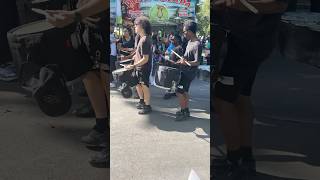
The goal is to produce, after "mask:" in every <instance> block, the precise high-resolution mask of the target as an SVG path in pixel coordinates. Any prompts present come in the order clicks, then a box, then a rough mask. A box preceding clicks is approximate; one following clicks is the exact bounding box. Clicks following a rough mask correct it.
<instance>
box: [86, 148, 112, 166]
mask: <svg viewBox="0 0 320 180" xmlns="http://www.w3.org/2000/svg"><path fill="white" fill-rule="evenodd" d="M89 162H90V164H91V165H92V166H93V167H96V168H107V167H108V168H109V167H110V158H109V153H108V152H107V148H105V149H103V150H102V151H101V152H99V153H98V154H96V155H94V156H92V157H91V159H90V161H89Z"/></svg>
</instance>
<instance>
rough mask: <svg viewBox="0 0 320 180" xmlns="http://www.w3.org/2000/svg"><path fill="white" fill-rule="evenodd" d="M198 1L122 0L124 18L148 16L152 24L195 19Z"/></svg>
mask: <svg viewBox="0 0 320 180" xmlns="http://www.w3.org/2000/svg"><path fill="white" fill-rule="evenodd" d="M195 6H196V0H122V13H123V17H124V18H129V19H134V18H136V17H137V16H141V15H144V16H147V17H149V18H150V20H151V22H152V23H160V24H162V23H169V22H177V21H179V20H181V19H186V18H191V19H193V18H195V15H196V14H195Z"/></svg>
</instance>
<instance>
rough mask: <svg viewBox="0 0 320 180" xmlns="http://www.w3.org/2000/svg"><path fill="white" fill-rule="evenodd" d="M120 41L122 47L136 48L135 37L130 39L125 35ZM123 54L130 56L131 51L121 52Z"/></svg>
mask: <svg viewBox="0 0 320 180" xmlns="http://www.w3.org/2000/svg"><path fill="white" fill-rule="evenodd" d="M119 43H121V47H123V48H134V39H133V38H130V39H129V40H128V41H127V40H126V39H125V38H124V37H123V38H121V39H120V41H119ZM120 53H121V54H123V55H125V56H128V55H129V54H130V53H127V52H123V51H121V52H120Z"/></svg>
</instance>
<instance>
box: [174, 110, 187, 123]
mask: <svg viewBox="0 0 320 180" xmlns="http://www.w3.org/2000/svg"><path fill="white" fill-rule="evenodd" d="M185 120H187V115H186V113H185V112H182V111H180V112H177V113H176V121H185Z"/></svg>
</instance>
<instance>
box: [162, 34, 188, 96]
mask: <svg viewBox="0 0 320 180" xmlns="http://www.w3.org/2000/svg"><path fill="white" fill-rule="evenodd" d="M169 40H170V41H171V43H172V44H173V45H174V48H173V49H172V50H173V51H174V52H176V53H177V54H178V55H179V56H183V51H184V50H183V49H182V46H181V42H182V39H181V36H180V35H178V34H173V35H170V37H169ZM179 59H180V58H179V57H178V56H177V55H176V54H175V53H172V52H170V59H168V60H166V61H165V63H164V65H168V66H171V67H174V68H175V67H177V62H178V61H179ZM174 89H176V87H172V88H171V89H169V90H168V91H167V92H166V94H165V95H164V97H163V98H164V99H170V98H171V97H172V96H174V95H175V94H176V92H175V90H174Z"/></svg>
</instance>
